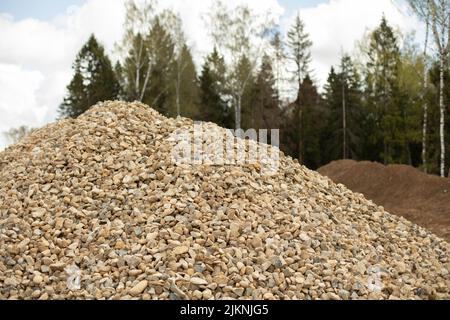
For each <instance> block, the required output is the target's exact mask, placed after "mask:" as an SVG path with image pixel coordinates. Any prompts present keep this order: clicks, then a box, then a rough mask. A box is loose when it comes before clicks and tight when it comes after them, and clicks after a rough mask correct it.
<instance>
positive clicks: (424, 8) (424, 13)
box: [408, 0, 431, 173]
mask: <svg viewBox="0 0 450 320" xmlns="http://www.w3.org/2000/svg"><path fill="white" fill-rule="evenodd" d="M408 4H409V6H410V8H411V10H412V12H413V13H414V14H415V15H416V16H417V17H418V18H419V19H420V20H421V21H422V22H423V23H424V24H425V40H424V45H423V59H424V64H423V86H422V93H421V100H422V104H423V107H422V108H423V125H422V165H423V170H424V172H425V173H427V171H428V163H427V136H428V103H427V99H426V93H427V91H428V65H427V57H428V42H429V35H430V20H431V19H430V17H431V15H430V10H429V6H428V3H427V2H426V1H423V0H408Z"/></svg>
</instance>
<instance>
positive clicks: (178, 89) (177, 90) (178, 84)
mask: <svg viewBox="0 0 450 320" xmlns="http://www.w3.org/2000/svg"><path fill="white" fill-rule="evenodd" d="M180 78H181V72H180V70H178V74H177V83H176V85H175V91H176V92H175V94H176V104H177V117H180V116H181V106H180V82H181V79H180Z"/></svg>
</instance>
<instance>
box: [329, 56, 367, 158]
mask: <svg viewBox="0 0 450 320" xmlns="http://www.w3.org/2000/svg"><path fill="white" fill-rule="evenodd" d="M324 89H325V94H324V106H325V108H326V114H327V121H326V126H325V128H324V132H323V134H324V137H323V138H324V144H323V153H324V159H323V160H324V161H325V162H326V163H328V162H330V161H333V160H337V159H342V158H350V159H358V158H359V156H360V148H359V146H360V142H361V140H362V139H363V137H361V120H362V119H363V108H362V92H361V81H360V77H359V74H358V72H357V70H356V67H355V66H354V64H353V62H352V59H351V58H350V57H349V56H347V55H344V56H343V57H342V59H341V64H340V70H339V72H336V71H335V68H334V67H332V68H331V70H330V73H329V75H328V79H327V83H326V84H325V88H324Z"/></svg>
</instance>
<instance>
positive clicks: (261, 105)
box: [253, 55, 280, 129]
mask: <svg viewBox="0 0 450 320" xmlns="http://www.w3.org/2000/svg"><path fill="white" fill-rule="evenodd" d="M254 96H255V100H254V103H253V119H254V121H255V126H254V128H255V129H279V116H280V109H279V108H278V105H279V102H278V101H279V98H278V92H277V90H276V84H275V77H274V74H273V69H272V63H271V60H270V57H269V56H268V55H264V56H263V58H262V63H261V68H260V71H259V73H258V76H257V78H256V83H255V94H254Z"/></svg>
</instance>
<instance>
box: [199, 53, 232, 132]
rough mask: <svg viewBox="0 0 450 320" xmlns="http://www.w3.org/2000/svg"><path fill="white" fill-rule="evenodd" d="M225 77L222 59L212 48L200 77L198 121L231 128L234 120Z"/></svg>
mask: <svg viewBox="0 0 450 320" xmlns="http://www.w3.org/2000/svg"><path fill="white" fill-rule="evenodd" d="M225 75H226V67H225V61H224V58H223V57H222V56H221V55H220V54H219V52H218V51H217V49H216V48H214V50H213V52H212V53H211V54H209V55H208V56H207V57H206V59H205V63H204V64H203V67H202V72H201V75H200V105H201V109H200V112H199V119H200V120H203V121H210V122H214V123H216V124H218V125H219V126H221V127H225V128H232V127H233V124H234V119H233V113H232V109H231V108H230V107H229V100H230V95H229V94H228V91H227V89H226V77H225Z"/></svg>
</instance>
